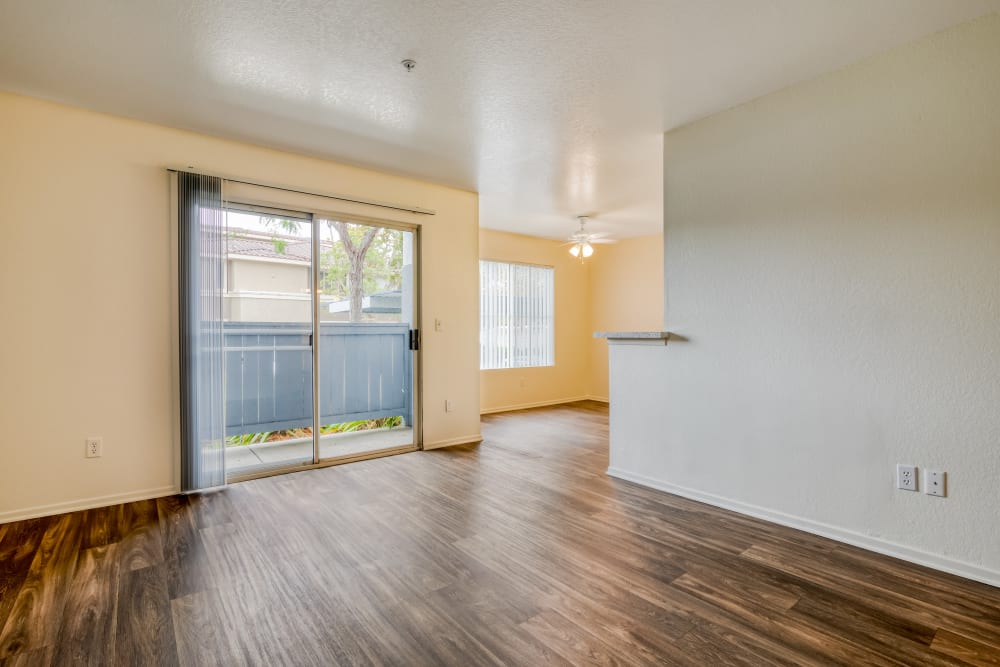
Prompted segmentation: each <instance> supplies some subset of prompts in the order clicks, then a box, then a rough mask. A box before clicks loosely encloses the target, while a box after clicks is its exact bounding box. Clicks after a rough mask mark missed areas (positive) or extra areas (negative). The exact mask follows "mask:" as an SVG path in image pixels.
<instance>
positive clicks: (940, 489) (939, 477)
mask: <svg viewBox="0 0 1000 667" xmlns="http://www.w3.org/2000/svg"><path fill="white" fill-rule="evenodd" d="M947 476H948V473H946V472H942V471H941V470H928V471H927V473H926V474H925V475H924V493H926V494H927V495H928V496H941V497H942V498H944V496H945V494H946V493H947V492H948V489H947V484H946V478H947Z"/></svg>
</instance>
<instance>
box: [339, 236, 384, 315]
mask: <svg viewBox="0 0 1000 667" xmlns="http://www.w3.org/2000/svg"><path fill="white" fill-rule="evenodd" d="M330 226H331V227H333V228H334V229H335V230H337V236H339V237H340V242H341V244H342V245H343V246H344V252H345V253H346V254H347V259H348V260H350V262H351V268H350V270H349V271H348V272H347V291H348V293H349V294H350V297H351V322H360V321H361V316H362V312H361V311H362V308H363V307H364V298H365V255H367V254H368V248H370V247H371V245H372V241H374V240H375V237H376V236H378V233H379V232H380V231H382V228H381V227H369V228H368V229H367V230H365V235H364V236H363V237H361V240H360V241H358V243H357V245H355V244H354V241H352V240H351V236H350V234H348V230H349V229H350V225H348V224H347V223H345V222H339V221H336V220H331V221H330Z"/></svg>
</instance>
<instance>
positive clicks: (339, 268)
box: [319, 222, 403, 300]
mask: <svg viewBox="0 0 1000 667" xmlns="http://www.w3.org/2000/svg"><path fill="white" fill-rule="evenodd" d="M326 224H327V228H328V230H329V238H332V237H334V236H336V235H337V232H336V230H334V228H333V225H331V224H330V223H329V222H328V223H326ZM347 229H348V234H349V235H350V237H351V240H352V241H354V242H355V244H360V242H361V239H362V237H364V235H365V232H366V231H368V230H369V229H370V227H368V226H367V225H355V224H348V225H347ZM319 261H320V265H319V270H320V289H321V290H322V291H323V294H326V295H328V296H332V297H333V298H335V299H338V300H345V299H348V298H350V291H349V286H348V283H347V277H348V273H349V272H350V270H351V261H350V258H349V257H348V255H347V252H346V251H345V250H344V246H343V244H342V243H332V244H329V245H326V246H324V247H323V250H322V252H321V254H320V260H319ZM402 288H403V232H401V231H399V230H396V229H382V230H380V231H379V233H378V234H377V235H376V236H375V239H374V241H372V244H371V246H370V247H369V248H368V252H367V253H366V254H365V262H364V292H365V294H373V293H376V292H389V291H393V290H399V289H402Z"/></svg>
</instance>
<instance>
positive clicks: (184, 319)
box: [175, 172, 226, 491]
mask: <svg viewBox="0 0 1000 667" xmlns="http://www.w3.org/2000/svg"><path fill="white" fill-rule="evenodd" d="M175 177H176V179H177V196H178V201H177V217H178V220H177V229H178V253H177V256H178V278H179V286H178V287H179V289H178V296H179V298H178V301H179V304H180V366H181V368H180V380H181V382H180V389H181V397H180V398H181V400H180V418H181V490H182V491H197V490H198V489H208V488H212V487H216V486H222V485H223V484H225V483H226V469H225V423H226V422H225V415H224V413H223V408H224V405H225V404H224V397H223V377H224V375H223V370H224V368H223V363H224V356H223V337H222V319H223V311H222V303H223V291H224V288H225V286H224V284H223V279H224V275H225V273H224V272H225V266H226V265H225V261H226V256H225V255H226V245H225V215H224V213H223V209H222V179H219V178H215V177H212V176H202V175H200V174H191V173H186V172H178V173H176V174H175Z"/></svg>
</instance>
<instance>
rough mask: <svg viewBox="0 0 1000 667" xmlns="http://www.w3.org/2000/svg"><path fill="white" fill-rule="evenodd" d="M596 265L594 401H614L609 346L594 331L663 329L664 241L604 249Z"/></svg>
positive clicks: (592, 319) (592, 298) (648, 240)
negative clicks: (609, 391) (610, 377)
mask: <svg viewBox="0 0 1000 667" xmlns="http://www.w3.org/2000/svg"><path fill="white" fill-rule="evenodd" d="M588 261H589V262H590V265H589V266H590V332H589V334H588V335H589V336H590V338H589V341H588V344H589V346H590V391H589V393H590V395H591V396H592V397H594V398H597V399H601V400H608V341H607V340H606V339H603V338H594V337H593V335H592V334H593V332H594V331H659V330H660V329H661V327H662V326H663V235H662V234H657V235H655V236H643V237H639V238H635V239H626V240H624V241H621V242H620V243H616V244H613V245H602V246H598V248H597V252H595V253H594V256H593V257H591V258H590V260H588Z"/></svg>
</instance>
